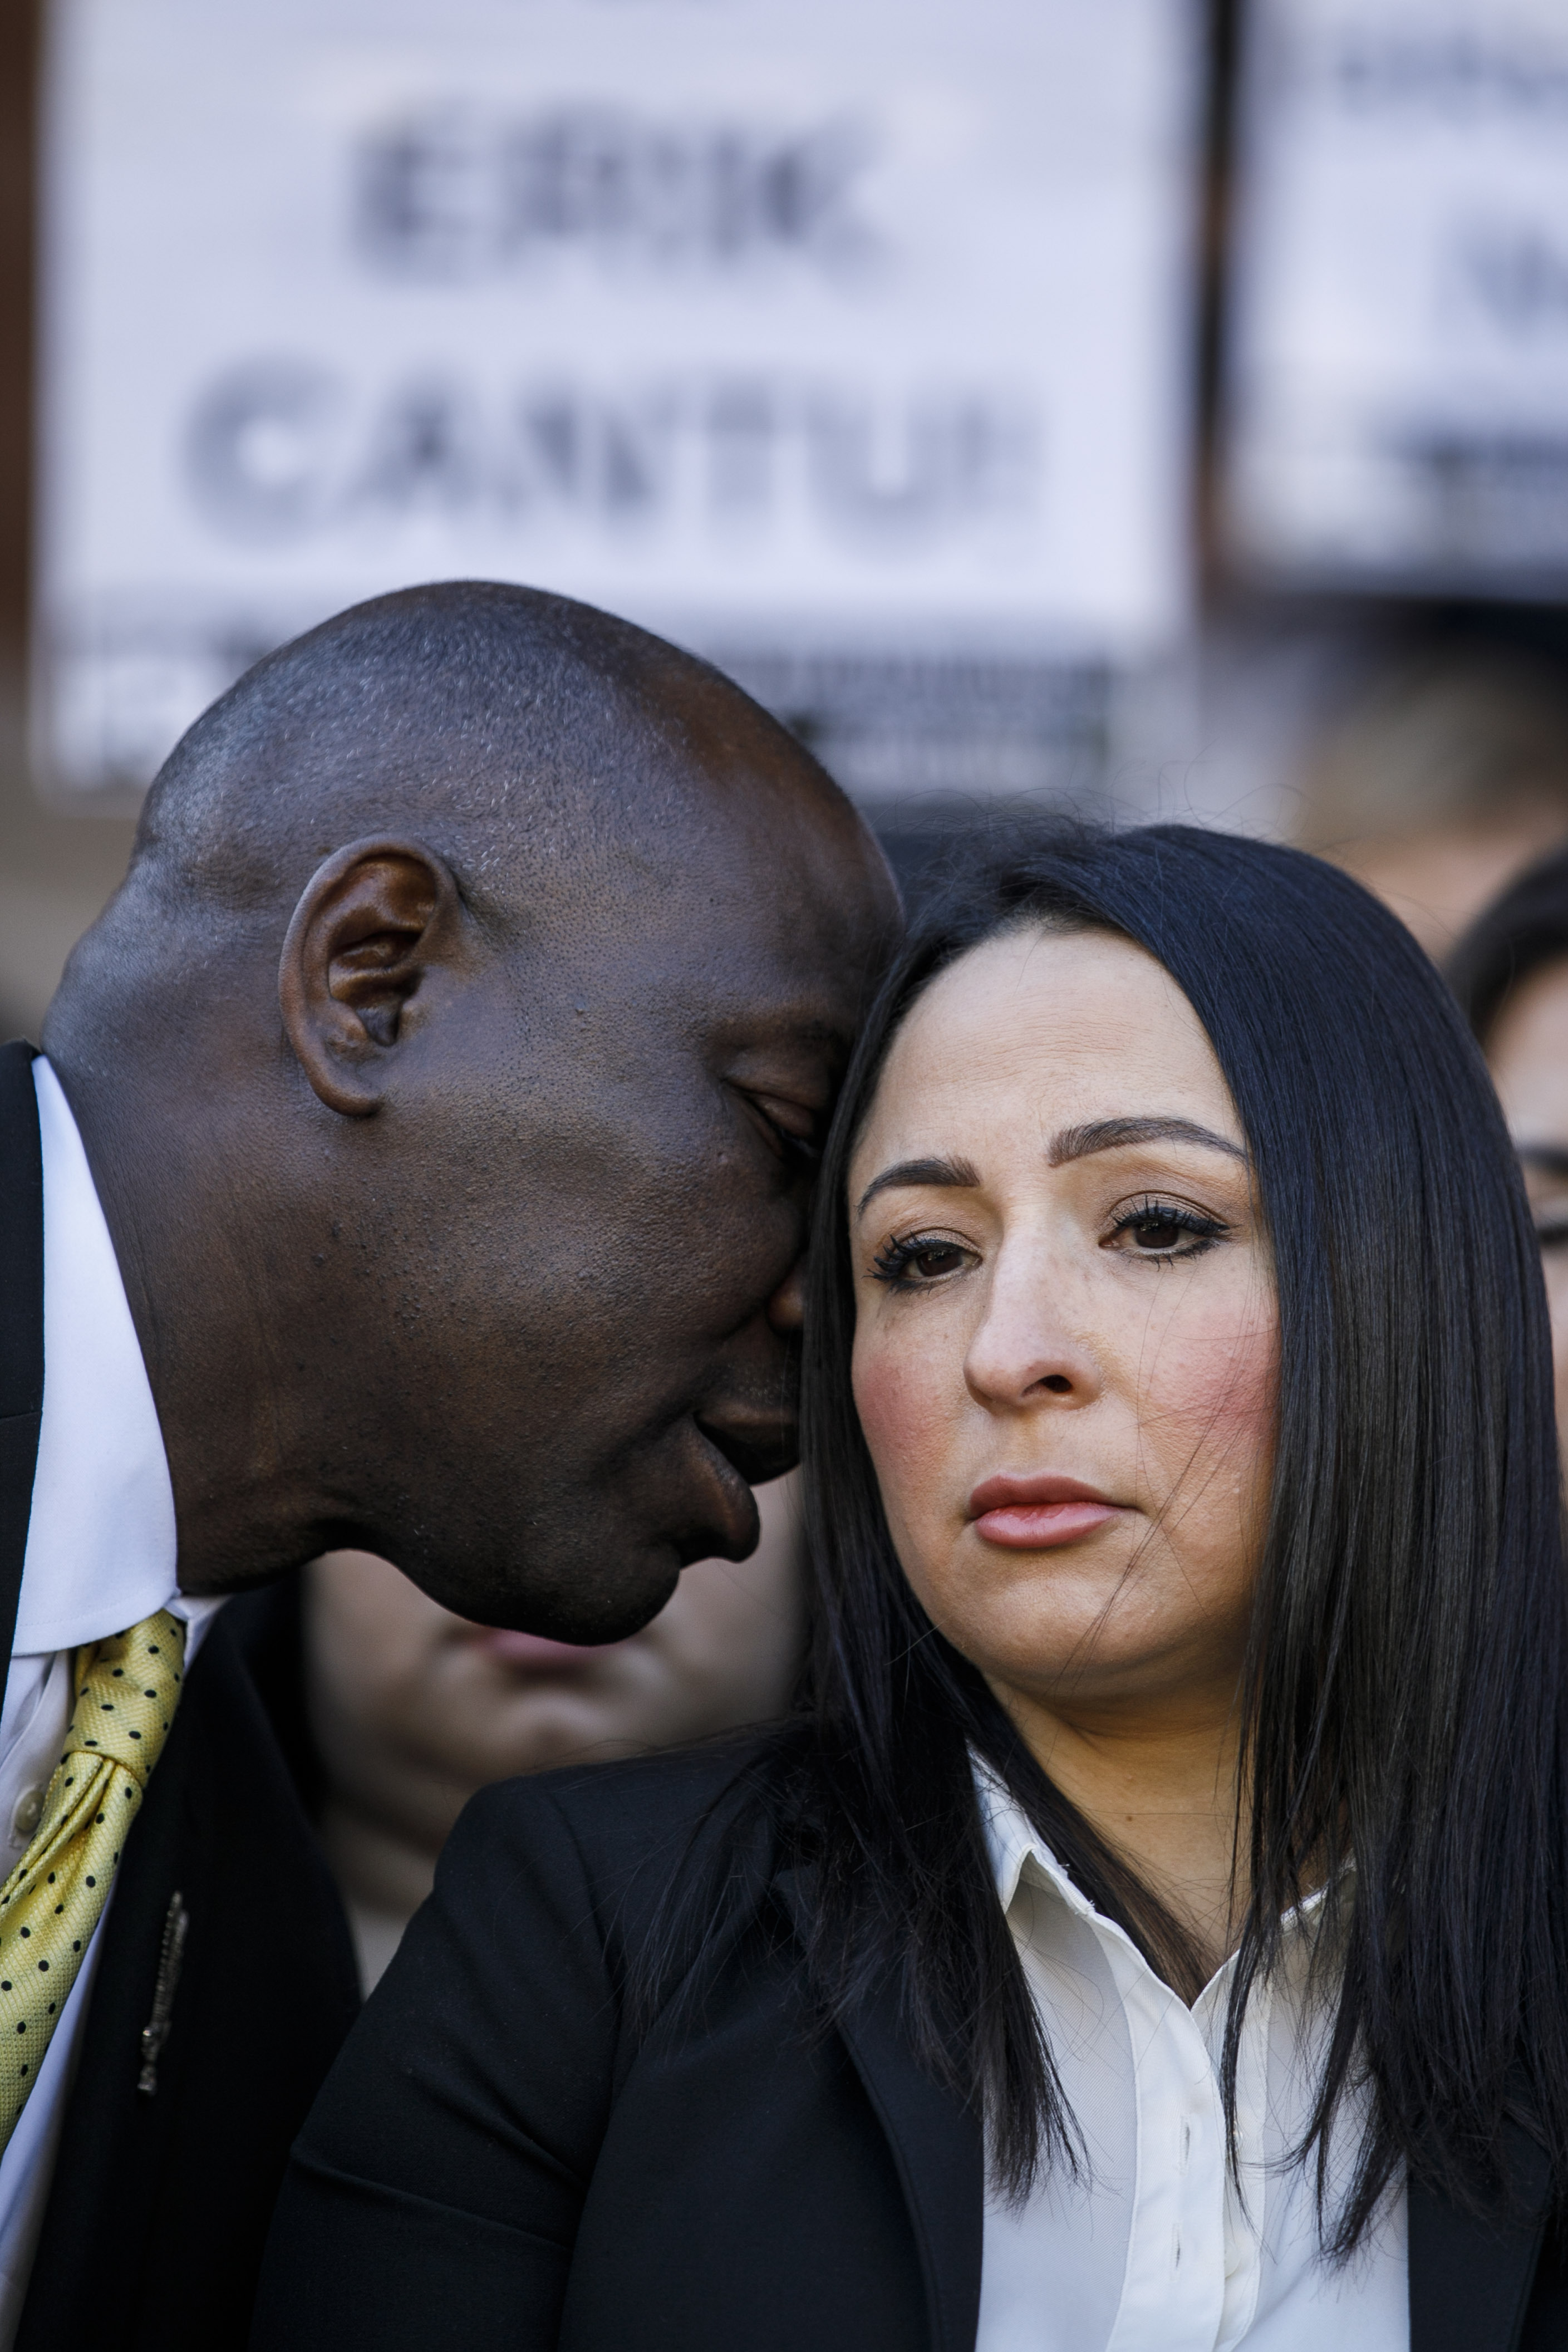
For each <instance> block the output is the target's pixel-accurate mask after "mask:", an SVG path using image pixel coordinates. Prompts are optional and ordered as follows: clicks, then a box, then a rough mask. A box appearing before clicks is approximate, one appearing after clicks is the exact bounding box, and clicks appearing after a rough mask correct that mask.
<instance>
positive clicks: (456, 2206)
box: [253, 1739, 1568, 2352]
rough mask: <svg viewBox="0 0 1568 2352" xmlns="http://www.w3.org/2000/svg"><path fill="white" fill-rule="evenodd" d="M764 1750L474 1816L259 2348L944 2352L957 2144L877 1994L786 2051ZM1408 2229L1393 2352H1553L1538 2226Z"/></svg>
mask: <svg viewBox="0 0 1568 2352" xmlns="http://www.w3.org/2000/svg"><path fill="white" fill-rule="evenodd" d="M778 1752H779V1750H778V1742H777V1740H774V1741H771V1742H770V1741H768V1740H766V1739H764V1740H760V1741H756V1740H754V1741H751V1742H748V1743H747V1744H746V1745H744V1746H740V1747H737V1745H735V1744H733V1743H731V1744H728V1745H727V1746H725V1747H724V1748H700V1749H692V1750H689V1751H687V1752H685V1753H684V1754H679V1755H674V1756H666V1757H660V1758H654V1759H649V1760H647V1761H644V1762H638V1763H633V1764H624V1765H612V1766H602V1767H599V1768H597V1769H592V1770H585V1771H576V1772H558V1773H552V1774H550V1775H549V1776H548V1777H546V1778H542V1779H538V1780H513V1781H509V1782H507V1783H505V1784H504V1785H502V1786H500V1787H498V1788H496V1789H492V1790H487V1791H486V1793H485V1794H484V1795H482V1796H480V1797H478V1798H477V1799H476V1801H474V1803H473V1804H472V1805H471V1806H470V1807H469V1808H468V1811H466V1813H465V1815H464V1817H463V1821H462V1822H461V1824H460V1825H459V1827H458V1829H457V1831H456V1832H455V1834H454V1836H453V1839H452V1841H451V1843H450V1845H449V1847H448V1849H447V1853H446V1855H445V1858H444V1861H443V1863H442V1865H441V1870H440V1873H439V1874H438V1877H437V1881H436V1890H435V1894H434V1896H433V1897H432V1899H431V1901H430V1902H429V1903H428V1904H427V1905H426V1906H425V1907H424V1909H423V1911H422V1912H421V1913H420V1914H419V1916H418V1917H417V1918H416V1919H415V1921H414V1923H413V1927H411V1929H410V1931H409V1934H408V1936H407V1937H406V1939H405V1940H404V1943H403V1947H402V1951H401V1952H400V1953H399V1955H398V1958H397V1959H396V1960H395V1961H394V1962H393V1964H392V1969H390V1970H389V1972H388V1974H387V1976H386V1977H385V1978H384V1979H383V1980H382V1984H381V1986H380V1987H379V1989H378V1990H377V1991H376V1992H375V1994H374V1995H373V1997H372V1998H371V2001H370V2003H369V2005H368V2007H367V2008H366V2011H365V2012H364V2014H363V2016H362V2018H361V2021H360V2022H359V2024H358V2025H357V2026H356V2027H355V2029H354V2031H353V2032H352V2033H351V2034H350V2038H349V2041H348V2043H347V2045H346V2047H345V2049H344V2052H343V2054H342V2056H341V2057H340V2060H339V2062H338V2064H337V2066H336V2068H335V2070H334V2072H333V2074H331V2076H330V2077H329V2080H328V2083H327V2085H326V2088H325V2089H324V2091H323V2092H322V2094H321V2095H320V2098H319V2101H318V2103H317V2105H316V2107H315V2109H314V2110H313V2112H312V2114H311V2116H310V2118H309V2120H308V2124H307V2126H306V2128H305V2130H304V2132H303V2133H302V2134H301V2136H300V2138H299V2140H298V2145H297V2147H296V2148H295V2152H294V2158H293V2163H292V2168H291V2170H290V2174H289V2178H288V2180H287V2185H286V2188H285V2190H284V2194H283V2197H282V2200H281V2201H280V2204H279V2207H278V2210H277V2219H276V2221H275V2224H274V2229H273V2234H272V2240H271V2243H270V2246H269V2250H268V2254H267V2268H266V2273H265V2276H264V2281H263V2286H262V2294H261V2301H260V2305H259V2307H258V2315H257V2321H256V2335H255V2337H254V2339H253V2341H254V2344H255V2346H256V2352H439V2348H440V2347H448V2346H450V2347H454V2352H455V2347H462V2352H502V2347H505V2352H553V2347H557V2346H559V2347H563V2352H971V2347H972V2346H973V2344H974V2340H975V2328H976V2322H977V2312H978V2307H979V2293H980V2248H981V2200H982V2164H981V2142H980V2134H979V2131H978V2128H977V2124H976V2121H975V2118H974V2116H973V2115H972V2114H970V2113H969V2112H967V2110H966V2108H965V2107H964V2106H963V2105H961V2104H960V2103H959V2102H958V2101H957V2100H956V2098H954V2097H953V2096H951V2095H949V2094H948V2093H946V2091H944V2090H942V2089H941V2088H940V2087H939V2086H938V2085H937V2084H936V2083H934V2082H933V2081H932V2080H931V2079H930V2077H929V2076H928V2075H926V2074H924V2073H923V2072H922V2070H921V2069H920V2067H919V2066H918V2065H916V2063H915V2060H914V2058H913V2056H912V2055H911V2053H910V2051H909V2048H908V2046H907V2043H906V2042H905V2038H904V2034H903V2032H902V2031H901V2029H900V2024H899V2019H898V2014H897V2009H896V2004H895V2002H894V2000H893V1999H892V1998H891V1997H889V1998H885V1999H873V2000H869V2001H868V2002H867V2003H866V2004H865V2005H864V2007H863V2008H862V2011H860V2012H859V2014H858V2015H857V2016H856V2017H855V2019H854V2021H853V2022H852V2024H851V2025H850V2026H849V2027H848V2028H846V2029H845V2030H844V2031H843V2032H833V2033H829V2034H826V2035H823V2034H821V2033H820V2032H813V2030H812V2019H811V2012H810V2003H809V2000H808V1998H807V1990H806V1984H805V1979H804V1969H803V1961H802V1948H801V1942H800V1933H799V1927H798V1923H800V1921H802V1919H803V1918H804V1916H805V1906H806V1903H807V1900H808V1898H809V1892H810V1890H809V1888H808V1887H806V1886H804V1885H802V1884H801V1878H800V1873H799V1872H798V1871H796V1870H792V1869H790V1868H789V1867H787V1866H786V1865H785V1864H784V1861H783V1859H782V1855H781V1852H780V1847H779V1840H778V1838H777V1836H776V1834H775V1832H774V1830H773V1827H772V1821H773V1818H774V1816H773V1814H772V1812H771V1811H769V1807H768V1801H767V1789H768V1784H769V1781H770V1779H771V1778H772V1777H773V1768H772V1763H771V1759H774V1758H776V1757H777V1754H778ZM758 1787H760V1789H761V1790H762V1798H761V1801H758V1800H757V1798H756V1796H755V1795H754V1794H751V1793H749V1792H753V1791H755V1790H757V1789H758ZM694 1840H695V1846H694ZM688 1855H689V1856H690V1857H691V1860H690V1863H689V1864H688V1865H687V1866H693V1867H697V1866H706V1867H712V1866H713V1865H714V1864H715V1862H716V1860H717V1861H718V1862H719V1864H720V1867H721V1869H722V1874H723V1877H724V1879H725V1882H726V1885H725V1891H724V1896H723V1900H722V1902H721V1903H719V1904H717V1905H716V1916H722V1918H723V1921H724V1928H723V1939H722V1945H721V1949H720V1953H719V1956H718V1958H717V1962H716V1965H715V1966H712V1967H711V1968H709V1969H705V1970H704V1973H703V1976H702V1979H701V1982H702V1984H703V1987H704V1990H703V1992H702V1995H701V1999H700V2002H699V2004H698V2006H697V2009H696V2011H695V2014H691V2013H685V2014H683V2013H682V2010H681V2005H680V2004H679V2003H678V2002H677V2001H675V2000H674V1998H673V1994H674V1989H673V1988H672V2001H671V2003H670V2005H668V2006H667V2007H666V2008H665V2009H664V2011H663V2012H662V2013H658V2012H656V2013H655V2015H654V2018H653V2022H652V2023H651V2024H648V2025H646V2026H644V2027H643V2028H642V2029H641V2030H637V2029H634V2028H633V2025H632V2021H631V2016H630V2011H629V2005H628V2002H627V2000H626V1998H625V1991H624V1989H625V1986H626V1983H627V1978H628V1967H629V1964H631V1963H632V1962H633V1961H634V1959H635V1957H636V1956H637V1955H638V1954H639V1952H640V1951H641V1950H642V1949H643V1939H644V1938H645V1937H647V1936H648V1933H649V1930H650V1927H651V1925H652V1924H653V1922H654V1921H655V1920H656V1918H657V1917H658V1916H659V1909H660V1901H661V1897H662V1896H664V1894H665V1890H666V1888H667V1887H668V1885H670V1882H671V1880H672V1877H673V1875H674V1874H675V1873H676V1872H678V1871H679V1870H680V1869H682V1867H683V1864H684V1858H686V1857H688ZM278 1924H279V1927H281V1926H282V1923H278ZM1520 2161H1521V2165H1523V2166H1524V2167H1525V2168H1526V2170H1528V2168H1529V2151H1528V2149H1527V2148H1525V2147H1523V2146H1522V2144H1521V2152H1520ZM1410 2233H1411V2306H1412V2331H1411V2342H1412V2352H1543V2347H1547V2346H1552V2347H1557V2346H1563V2345H1568V2297H1565V2295H1564V2290H1563V2275H1562V2271H1561V2266H1560V2264H1559V2263H1558V2262H1557V2260H1556V2259H1555V2258H1553V2257H1550V2256H1549V2257H1548V2258H1547V2259H1545V2260H1542V2259H1541V2258H1540V2247H1539V2243H1538V2239H1539V2234H1540V2233H1539V2232H1537V2231H1531V2230H1528V2229H1524V2230H1520V2231H1514V2232H1507V2233H1493V2232H1490V2231H1486V2230H1484V2229H1482V2228H1480V2227H1479V2226H1478V2225H1476V2224H1474V2223H1472V2222H1469V2221H1466V2220H1464V2219H1463V2218H1461V2217H1460V2216H1458V2215H1457V2214H1455V2213H1452V2212H1448V2211H1446V2210H1441V2209H1439V2208H1437V2206H1436V2205H1434V2204H1433V2203H1432V2202H1431V2200H1428V2199H1427V2198H1425V2197H1424V2196H1422V2195H1421V2194H1420V2193H1418V2192H1417V2193H1415V2194H1413V2195H1412V2200H1411V2232H1410ZM1151 2352H1157V2347H1151Z"/></svg>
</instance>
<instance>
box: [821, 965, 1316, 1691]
mask: <svg viewBox="0 0 1568 2352" xmlns="http://www.w3.org/2000/svg"><path fill="white" fill-rule="evenodd" d="M850 1218H851V1245H852V1257H853V1264H854V1269H855V1289H856V1308H857V1315H856V1328H855V1345H854V1368H853V1369H854V1392H855V1401H856V1404H857V1406H858V1408H859V1412H860V1417H861V1421H862V1425H863V1427H864V1430H865V1434H866V1439H867V1443H868V1444H869V1446H870V1448H871V1454H872V1458H873V1462H874V1464H875V1466H876V1473H877V1477H878V1480H879V1482H880V1485H881V1489H882V1496H883V1505H884V1507H885V1509H886V1513H887V1518H888V1524H889V1527H890V1528H891V1530H892V1534H893V1539H894V1544H895V1546H896V1547H897V1550H898V1556H899V1559H900V1560H901V1561H902V1562H903V1565H904V1571H905V1573H906V1574H907V1576H908V1578H909V1580H910V1582H911V1584H912V1585H913V1586H914V1588H915V1592H916V1593H917V1594H918V1596H919V1598H920V1600H921V1601H922V1602H923V1604H924V1605H925V1610H926V1612H927V1613H928V1614H929V1615H930V1617H931V1618H932V1620H933V1621H934V1622H935V1623H936V1625H937V1626H938V1627H940V1629H941V1630H942V1632H943V1633H946V1636H947V1637H948V1639H949V1640H950V1641H951V1642H952V1643H954V1645H955V1646H956V1648H957V1649H958V1650H960V1651H961V1652H962V1653H963V1654H965V1655H966V1656H967V1657H968V1658H969V1659H971V1660H972V1661H973V1663H974V1664H976V1665H977V1666H978V1667H979V1668H980V1669H981V1671H982V1672H983V1673H984V1674H985V1675H987V1676H988V1679H989V1681H990V1682H991V1684H992V1686H993V1688H995V1689H996V1691H997V1693H998V1696H999V1697H1000V1698H1001V1699H1002V1701H1003V1703H1004V1704H1005V1705H1009V1706H1010V1707H1011V1708H1012V1711H1013V1712H1014V1713H1015V1715H1017V1714H1019V1713H1020V1711H1021V1712H1023V1713H1024V1714H1027V1713H1028V1712H1029V1711H1030V1708H1031V1707H1032V1706H1045V1707H1046V1708H1048V1709H1049V1710H1051V1711H1052V1712H1054V1713H1056V1714H1059V1715H1061V1716H1063V1717H1072V1718H1074V1719H1075V1720H1079V1721H1081V1722H1082V1724H1083V1726H1084V1727H1088V1725H1089V1723H1090V1722H1091V1721H1092V1719H1093V1718H1095V1717H1098V1716H1100V1715H1101V1714H1103V1713H1104V1712H1105V1711H1107V1710H1110V1711H1111V1712H1112V1713H1113V1714H1124V1713H1125V1711H1126V1710H1127V1709H1128V1708H1129V1707H1131V1708H1133V1709H1134V1710H1142V1709H1145V1708H1148V1707H1155V1708H1168V1707H1169V1706H1171V1704H1172V1703H1173V1702H1174V1703H1176V1705H1177V1706H1186V1705H1190V1706H1194V1707H1196V1708H1198V1709H1207V1708H1209V1707H1211V1706H1218V1708H1219V1709H1221V1710H1222V1711H1223V1710H1228V1708H1229V1707H1230V1705H1231V1702H1232V1700H1233V1698H1234V1695H1235V1689H1236V1679H1237V1674H1238V1671H1239V1665H1240V1663H1241V1658H1242V1654H1243V1650H1244V1646H1245V1643H1246V1637H1247V1626H1248V1613H1249V1601H1250V1595H1251V1586H1252V1578H1253V1571H1254V1567H1255V1563H1256V1559H1257V1554H1258V1548H1259V1544H1260V1537H1261V1532H1262V1528H1263V1525H1264V1520H1265V1516H1266V1511H1267V1500H1268V1491H1269V1482H1270V1468H1271V1464H1272V1451H1273V1402H1274V1387H1275V1380H1274V1375H1275V1362H1276V1315H1275V1307H1274V1293H1273V1282H1272V1276H1271V1271H1270V1259H1269V1253H1268V1249H1267V1245H1266V1243H1265V1240H1264V1237H1263V1234H1262V1233H1261V1231H1260V1226H1259V1223H1258V1220H1257V1215H1256V1212H1255V1207H1254V1203H1253V1200H1252V1194H1251V1187H1250V1182H1249V1168H1248V1162H1247V1157H1246V1149H1245V1144H1244V1141H1243V1138H1242V1133H1241V1129H1240V1125H1239V1120H1238V1118H1237V1116H1236V1110H1235V1108H1234V1106H1233V1104H1232V1103H1231V1100H1230V1097H1229V1092H1228V1088H1227V1087H1226V1084H1225V1080H1224V1078H1223V1077H1222V1076H1221V1075H1220V1071H1219V1066H1218V1063H1217V1062H1216V1060H1215V1057H1214V1053H1213V1049H1212V1048H1211V1046H1210V1045H1209V1043H1208V1040H1207V1036H1206V1035H1205V1034H1204V1032H1203V1030H1202V1028H1201V1027H1200V1025H1199V1024H1198V1021H1197V1016H1196V1014H1195V1013H1194V1012H1193V1010H1192V1007H1191V1005H1190V1004H1189V1003H1187V1001H1186V997H1185V996H1184V995H1183V994H1182V993H1181V992H1180V990H1179V989H1178V988H1177V987H1176V982H1174V981H1173V980H1172V979H1171V978H1170V977H1169V975H1168V974H1167V973H1166V971H1164V969H1163V968H1162V967H1161V966H1160V965H1159V964H1157V963H1156V962H1155V961H1154V959H1153V958H1152V957H1150V956H1148V955H1146V954H1145V953H1144V952H1143V950H1141V949H1138V948H1135V947H1133V946H1131V945H1130V944H1128V943H1127V942H1126V941H1124V940H1118V939H1113V938H1111V937H1109V936H1107V935H1105V934H1103V933H1099V932H1086V933H1078V934H1068V935H1062V934H1058V933H1053V932H1049V931H1039V930H1031V931H1029V932H1026V933H1017V934H1014V935H1012V936H1009V937H1007V938H1004V939H999V940H992V941H990V942H989V943H988V945H986V946H984V947H981V948H978V949H977V950H974V951H973V952H972V953H971V954H969V955H967V957H965V958H964V959H963V961H960V962H959V963H957V964H956V965H954V966H953V967H952V968H951V969H950V970H949V971H946V973H944V974H943V976H942V977H941V978H940V979H939V980H938V981H937V982H936V983H935V984H934V986H932V987H931V988H930V989H929V990H928V991H927V992H926V993H925V996H924V997H923V998H922V999H921V1001H920V1002H919V1003H918V1004H917V1005H916V1007H915V1011H914V1012H913V1013H912V1014H911V1015H910V1017H909V1019H908V1020H907V1021H906V1022H905V1024H904V1028H903V1029H902V1031H901V1032H900V1034H899V1035H898V1037H897V1039H896V1041H895V1043H894V1047H893V1050H892V1052H891V1054H890V1055H889V1057H888V1061H887V1065H886V1067H885V1070H884V1072H883V1078H882V1082H881V1084H880V1086H879V1087H878V1089H877V1093H876V1097H875V1100H874V1102H873V1107H872V1111H871V1116H870V1118H869V1119H868V1121H867V1124H866V1129H865V1132H864V1134H863V1136H862V1139H861V1142H860V1144H859V1147H858V1149H857V1150H856V1152H855V1156H854V1160H853V1165H852V1170H851V1177H850Z"/></svg>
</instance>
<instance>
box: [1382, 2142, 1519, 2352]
mask: <svg viewBox="0 0 1568 2352" xmlns="http://www.w3.org/2000/svg"><path fill="white" fill-rule="evenodd" d="M1507 2137H1508V2146H1509V2157H1510V2161H1511V2165H1512V2167H1513V2171H1514V2179H1515V2182H1516V2184H1517V2187H1518V2189H1519V2191H1520V2193H1521V2200H1522V2201H1523V2202H1524V2204H1525V2205H1526V2207H1527V2209H1528V2210H1531V2211H1534V2212H1535V2213H1537V2214H1540V2213H1542V2211H1543V2210H1544V2208H1545V2205H1546V2201H1547V2199H1548V2197H1549V2195H1550V2192H1551V2173H1550V2168H1549V2167H1548V2164H1547V2160H1546V2157H1545V2155H1544V2153H1543V2152H1542V2149H1540V2148H1539V2147H1536V2145H1535V2143H1534V2141H1533V2140H1531V2139H1530V2138H1529V2137H1527V2136H1526V2134H1525V2133H1523V2132H1522V2131H1521V2130H1520V2129H1519V2128H1518V2127H1517V2126H1514V2125H1510V2126H1508V2128H1507ZM1409 2212H1410V2352H1516V2347H1517V2346H1518V2345H1519V2342H1520V2338H1521V2334H1522V2332H1523V2327H1524V2315H1525V2311H1526V2308H1527V2306H1528V2305H1529V2302H1530V2291H1531V2285H1532V2284H1533V2283H1534V2279H1535V2267H1536V2263H1537V2262H1538V2260H1539V2258H1540V2253H1541V2242H1542V2234H1543V2230H1544V2224H1543V2222H1542V2221H1539V2220H1537V2221H1533V2222H1520V2223H1517V2224H1514V2225H1512V2226H1511V2227H1509V2228H1505V2229H1497V2228H1493V2227H1491V2226H1490V2225H1489V2224H1487V2223H1485V2222H1482V2221H1476V2220H1474V2219H1473V2218H1472V2217H1471V2216H1470V2215H1469V2214H1468V2213H1459V2212H1456V2211H1455V2210H1454V2208H1453V2207H1452V2206H1451V2205H1446V2204H1443V2203H1442V2202H1440V2201H1439V2200H1438V2199H1437V2198H1436V2197H1434V2196H1433V2195H1432V2194H1431V2192H1430V2191H1429V2190H1428V2189H1423V2188H1422V2187H1421V2186H1420V2185H1419V2183H1418V2182H1413V2183H1412V2184H1411V2189H1410V2201H1409Z"/></svg>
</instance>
